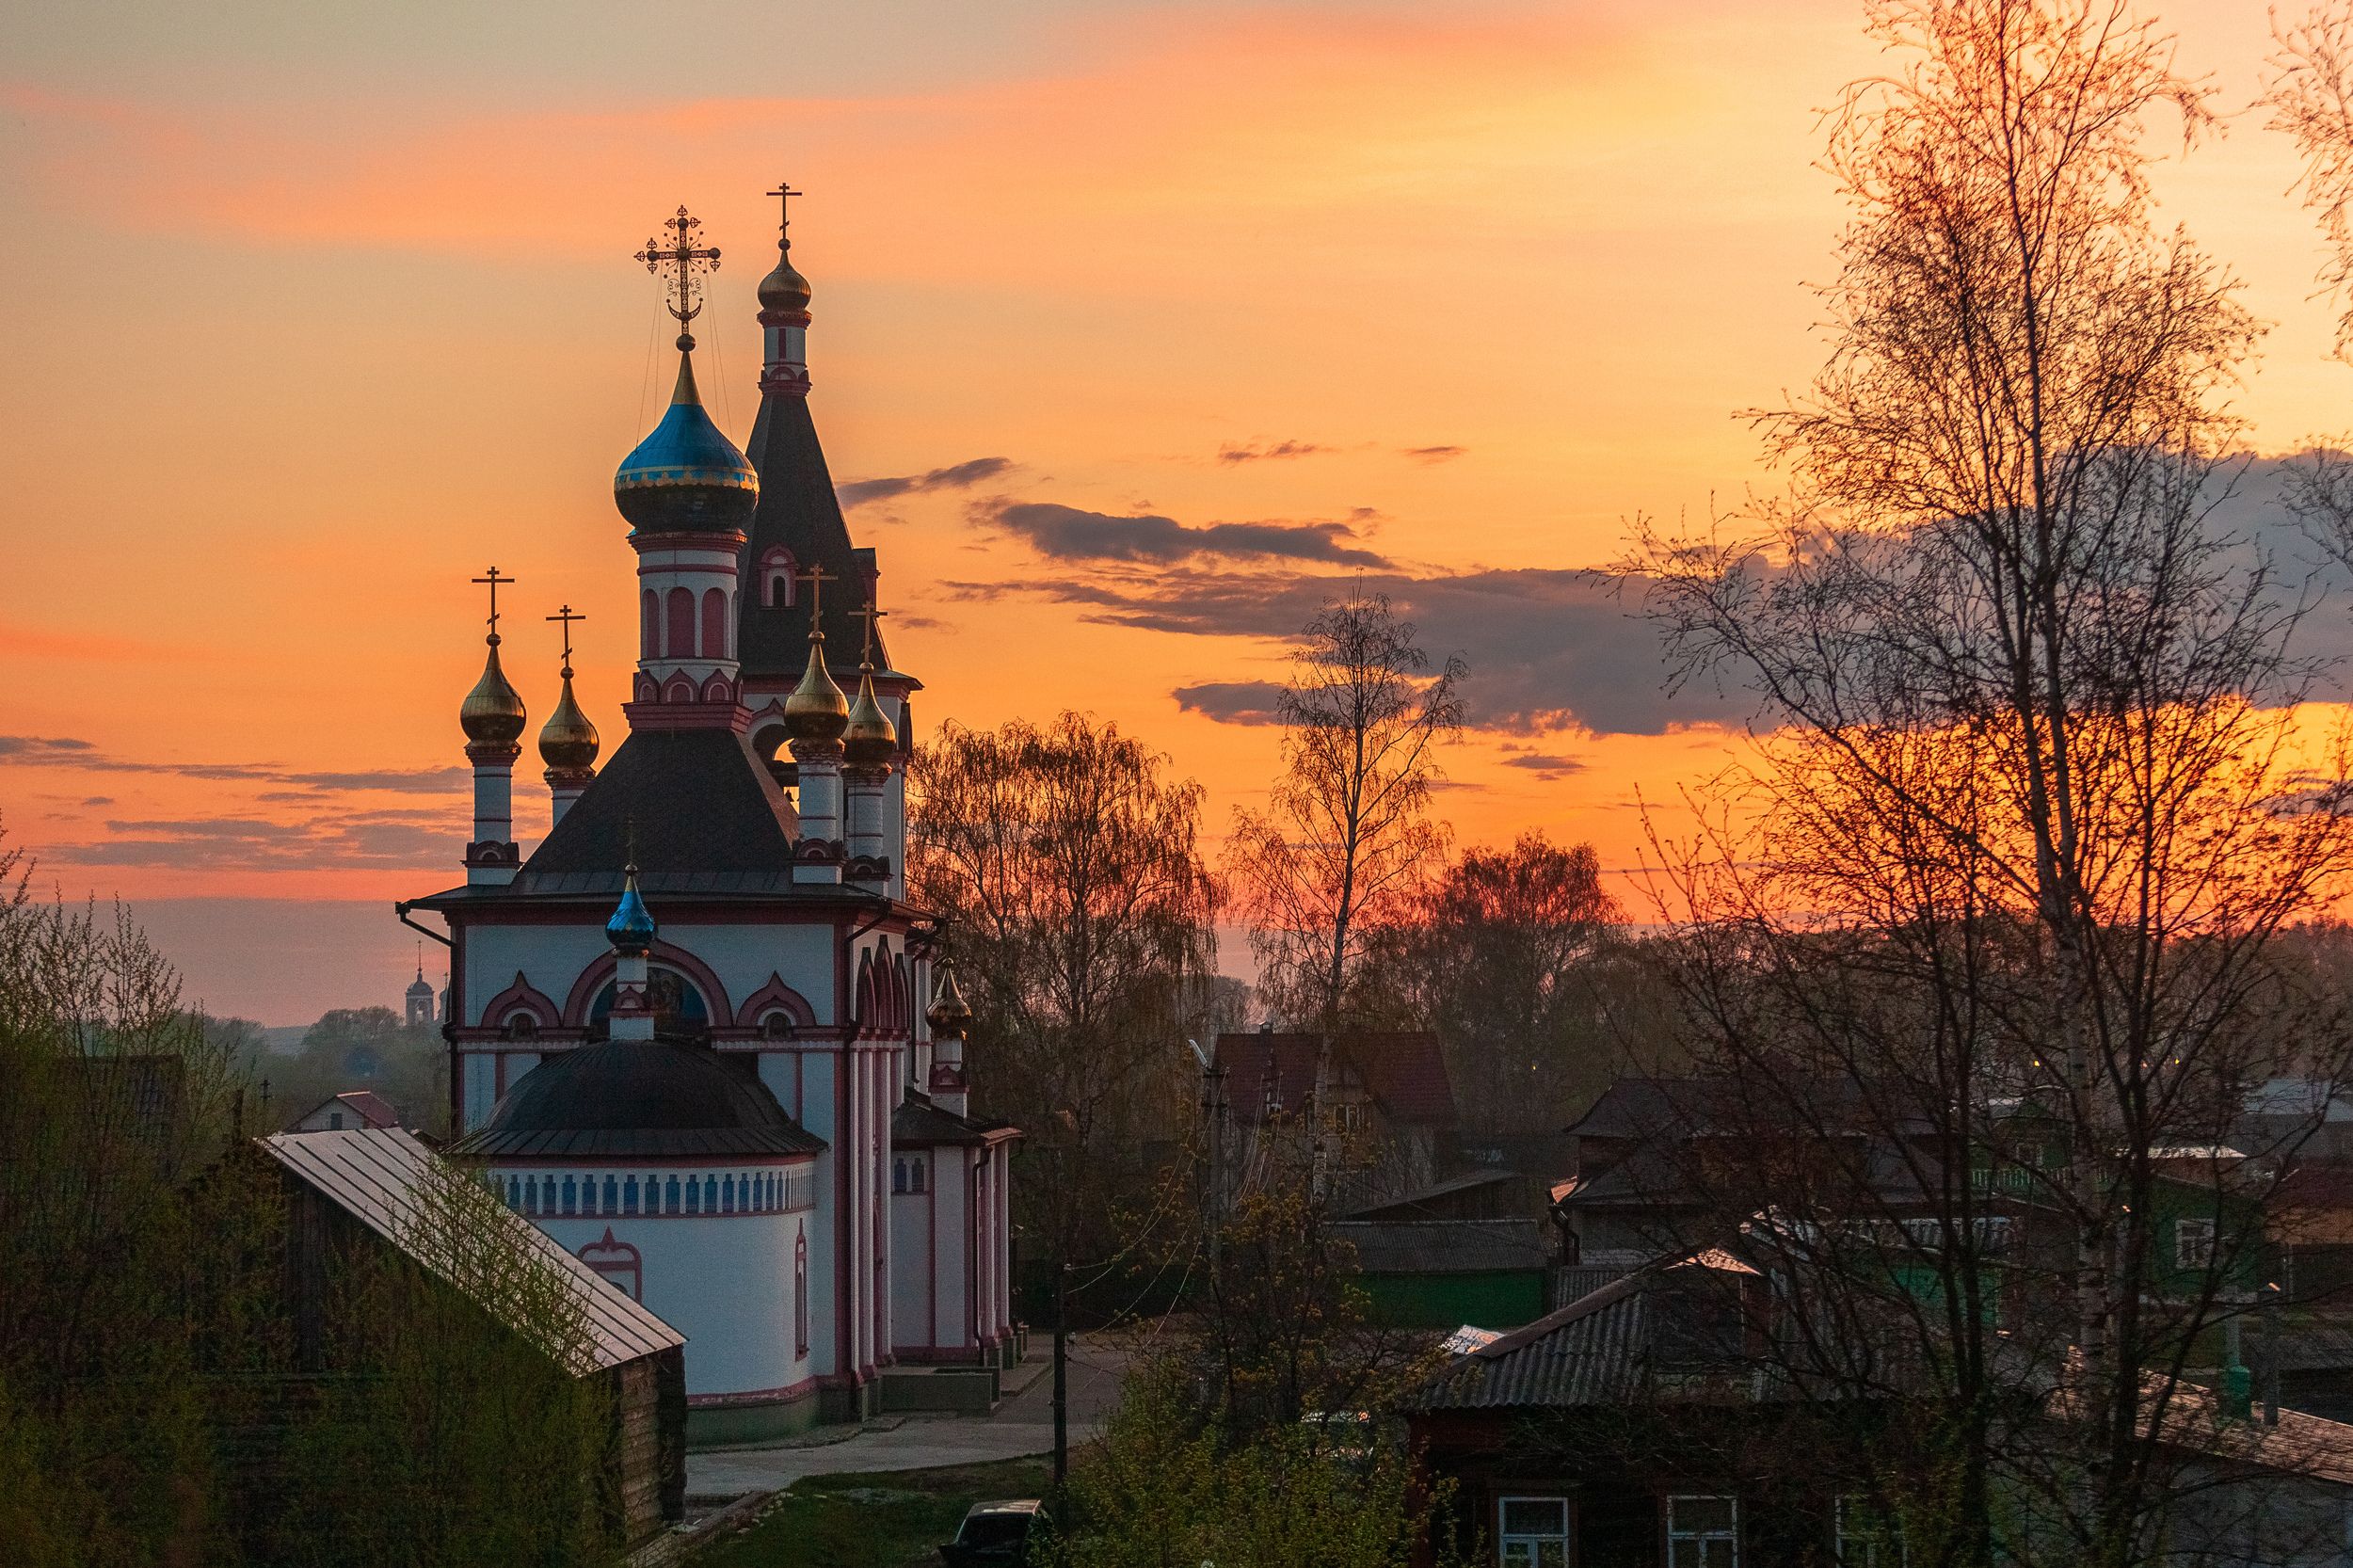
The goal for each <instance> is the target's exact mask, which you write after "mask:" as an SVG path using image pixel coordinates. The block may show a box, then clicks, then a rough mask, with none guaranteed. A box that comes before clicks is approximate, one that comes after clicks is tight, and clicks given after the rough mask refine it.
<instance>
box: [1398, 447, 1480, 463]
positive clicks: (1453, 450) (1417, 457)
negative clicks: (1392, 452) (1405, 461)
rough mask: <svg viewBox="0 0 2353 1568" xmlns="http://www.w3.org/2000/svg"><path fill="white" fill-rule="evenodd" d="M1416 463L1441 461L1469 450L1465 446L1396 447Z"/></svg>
mask: <svg viewBox="0 0 2353 1568" xmlns="http://www.w3.org/2000/svg"><path fill="white" fill-rule="evenodd" d="M1398 450H1399V451H1401V453H1403V454H1404V455H1405V456H1408V457H1411V458H1413V459H1414V461H1416V462H1417V463H1443V462H1446V461H1448V460H1449V458H1454V457H1460V456H1462V455H1463V454H1464V453H1465V452H1468V451H1469V450H1470V448H1469V447H1467V446H1406V447H1400V448H1399V449H1398Z"/></svg>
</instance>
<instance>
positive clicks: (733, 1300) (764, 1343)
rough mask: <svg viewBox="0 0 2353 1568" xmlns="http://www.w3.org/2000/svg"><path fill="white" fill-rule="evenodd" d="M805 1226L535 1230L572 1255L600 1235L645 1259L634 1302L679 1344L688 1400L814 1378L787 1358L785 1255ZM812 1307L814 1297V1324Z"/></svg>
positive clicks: (652, 1224)
mask: <svg viewBox="0 0 2353 1568" xmlns="http://www.w3.org/2000/svg"><path fill="white" fill-rule="evenodd" d="M803 1218H804V1215H803V1214H799V1213H790V1212H787V1213H774V1214H721V1215H718V1216H716V1217H704V1218H698V1219H688V1218H682V1217H681V1218H672V1217H670V1216H667V1215H663V1216H659V1217H648V1216H643V1215H641V1216H638V1217H636V1218H630V1217H627V1216H622V1217H618V1218H613V1217H605V1218H598V1219H580V1218H573V1219H563V1218H558V1219H548V1218H546V1217H544V1216H543V1217H541V1218H540V1219H539V1220H538V1221H537V1222H536V1223H537V1224H538V1225H539V1227H540V1228H541V1229H542V1230H545V1231H546V1232H547V1233H548V1234H549V1235H550V1236H552V1237H553V1238H554V1239H555V1240H557V1241H559V1242H561V1243H562V1244H563V1245H564V1246H565V1247H567V1248H568V1249H569V1250H570V1251H572V1252H574V1253H578V1252H579V1251H580V1250H581V1249H582V1248H584V1247H586V1246H588V1245H589V1244H591V1243H592V1242H600V1241H601V1240H603V1239H604V1236H605V1234H606V1232H607V1231H610V1232H611V1233H612V1236H613V1239H614V1240H616V1241H617V1242H621V1243H624V1244H626V1245H629V1246H632V1247H634V1248H636V1249H637V1251H638V1254H639V1256H641V1257H642V1258H643V1260H644V1264H643V1267H644V1284H643V1287H642V1289H641V1292H640V1299H641V1300H643V1301H644V1303H645V1304H646V1305H647V1306H648V1307H650V1308H651V1309H652V1310H653V1311H654V1312H655V1313H656V1314H657V1315H659V1316H660V1317H661V1318H662V1320H664V1321H665V1322H667V1323H668V1324H669V1325H670V1326H671V1327H673V1328H675V1329H677V1330H678V1331H679V1332H680V1334H683V1335H684V1336H686V1393H687V1397H688V1398H689V1399H694V1398H697V1397H700V1396H706V1395H727V1394H735V1395H743V1394H761V1393H770V1392H776V1391H780V1390H783V1389H786V1388H790V1387H792V1386H793V1385H794V1384H799V1383H802V1382H804V1381H806V1380H807V1379H808V1378H809V1377H810V1376H812V1375H813V1373H812V1371H811V1366H812V1363H813V1361H814V1356H813V1355H812V1356H808V1357H799V1356H795V1355H794V1353H793V1352H794V1350H795V1349H796V1345H795V1341H794V1337H793V1334H794V1325H793V1310H792V1306H793V1304H792V1248H793V1241H794V1239H795V1234H796V1231H797V1229H798V1225H799V1222H801V1221H802V1219H803ZM812 1250H813V1249H812ZM810 1273H811V1274H812V1276H813V1275H814V1274H815V1273H816V1268H815V1265H814V1263H813V1262H812V1264H811V1267H810ZM814 1283H815V1281H814V1278H812V1280H811V1284H812V1286H813V1285H814ZM810 1305H811V1313H812V1322H813V1321H814V1309H815V1301H814V1299H813V1298H812V1301H811V1304H810Z"/></svg>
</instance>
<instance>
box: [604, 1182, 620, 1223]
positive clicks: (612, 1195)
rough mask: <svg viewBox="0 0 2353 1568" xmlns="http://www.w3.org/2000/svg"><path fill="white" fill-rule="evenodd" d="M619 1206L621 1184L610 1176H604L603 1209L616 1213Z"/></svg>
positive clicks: (608, 1212)
mask: <svg viewBox="0 0 2353 1568" xmlns="http://www.w3.org/2000/svg"><path fill="white" fill-rule="evenodd" d="M620 1208H621V1184H620V1183H619V1182H617V1181H616V1180H614V1179H613V1178H612V1177H611V1176H606V1177H605V1178H604V1211H605V1212H606V1213H607V1214H617V1213H619V1212H620Z"/></svg>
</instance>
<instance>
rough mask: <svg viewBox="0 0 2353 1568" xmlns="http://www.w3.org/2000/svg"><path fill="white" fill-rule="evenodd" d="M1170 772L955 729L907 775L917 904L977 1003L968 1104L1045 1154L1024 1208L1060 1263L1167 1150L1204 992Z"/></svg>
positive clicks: (1015, 737) (1028, 1185)
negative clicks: (1008, 1122) (937, 925)
mask: <svg viewBox="0 0 2353 1568" xmlns="http://www.w3.org/2000/svg"><path fill="white" fill-rule="evenodd" d="M1166 766H1167V759H1166V758H1165V757H1162V756H1160V755H1159V754H1158V753H1155V752H1152V751H1150V750H1147V749H1146V748H1145V747H1144V746H1143V745H1142V744H1138V743H1137V742H1136V741H1133V740H1131V739H1129V738H1128V737H1127V736H1125V735H1122V734H1121V733H1120V732H1119V729H1118V727H1117V726H1116V725H1112V724H1102V725H1099V726H1098V725H1096V724H1094V723H1092V722H1090V721H1089V720H1088V719H1087V718H1085V717H1084V716H1082V715H1080V714H1077V713H1064V714H1063V715H1062V716H1061V717H1060V718H1059V719H1057V720H1055V721H1054V723H1053V724H1052V725H1050V726H1048V727H1047V728H1036V727H1034V726H1032V725H1030V724H1028V723H1026V722H1023V721H1020V720H1015V721H1013V722H1010V723H1008V724H1005V725H1003V726H1000V728H996V729H993V730H974V729H966V728H959V727H956V726H953V725H951V726H949V727H948V728H946V729H944V730H943V731H941V733H940V734H939V736H938V737H937V738H936V740H934V741H933V742H931V743H930V744H927V745H926V746H924V747H923V748H922V749H921V750H920V751H919V752H918V753H917V755H916V759H915V761H914V764H913V766H912V767H911V769H910V770H909V776H910V780H911V782H912V784H913V786H914V800H913V808H912V810H911V812H910V815H909V828H910V841H911V848H910V853H909V856H908V878H909V888H910V892H911V895H912V896H913V898H914V899H915V900H916V901H917V902H918V903H920V904H924V905H926V906H928V907H929V908H931V909H934V910H936V911H937V912H938V913H939V914H940V915H941V916H943V917H944V918H945V920H946V922H947V938H946V941H947V951H948V952H949V953H950V954H951V955H952V957H953V959H954V960H955V961H956V963H957V964H958V966H959V968H961V969H962V971H963V974H964V977H965V984H966V985H967V986H968V989H969V993H970V1000H971V1003H972V1008H973V1012H974V1016H975V1023H974V1028H973V1037H974V1039H975V1041H976V1043H977V1045H978V1047H979V1049H980V1055H979V1061H978V1064H977V1067H978V1070H977V1072H976V1078H975V1094H976V1095H977V1096H978V1098H979V1100H980V1101H981V1103H982V1104H983V1105H984V1106H985V1107H987V1108H988V1109H989V1110H991V1111H992V1112H996V1113H1000V1114H1003V1115H1005V1116H1008V1117H1010V1118H1011V1119H1013V1120H1015V1121H1016V1122H1017V1123H1018V1124H1019V1125H1020V1126H1021V1127H1022V1128H1024V1130H1025V1131H1026V1132H1027V1133H1028V1135H1029V1139H1030V1141H1031V1146H1032V1148H1033V1149H1037V1150H1040V1151H1047V1157H1046V1159H1045V1160H1042V1161H1041V1162H1040V1163H1041V1164H1042V1165H1043V1167H1044V1168H1043V1169H1039V1168H1037V1167H1032V1179H1031V1180H1027V1181H1025V1182H1024V1183H1022V1184H1021V1185H1020V1186H1019V1187H1018V1188H1016V1192H1017V1193H1018V1194H1019V1196H1018V1197H1017V1199H1016V1201H1020V1202H1024V1203H1025V1204H1034V1205H1036V1206H1037V1207H1036V1208H1032V1211H1031V1213H1030V1214H1029V1215H1028V1216H1027V1217H1026V1218H1027V1219H1028V1220H1029V1222H1030V1223H1032V1224H1038V1225H1041V1226H1042V1227H1044V1228H1045V1232H1046V1234H1048V1235H1049V1236H1050V1237H1052V1238H1053V1240H1054V1241H1055V1242H1056V1244H1057V1245H1058V1246H1059V1247H1060V1248H1061V1251H1062V1256H1070V1255H1071V1253H1072V1252H1073V1250H1074V1249H1077V1248H1079V1247H1080V1245H1081V1243H1082V1242H1083V1241H1084V1240H1087V1239H1088V1238H1087V1235H1086V1232H1087V1230H1088V1227H1089V1226H1090V1225H1093V1226H1094V1227H1096V1229H1098V1230H1099V1229H1100V1228H1101V1227H1102V1226H1103V1225H1104V1224H1107V1223H1108V1221H1109V1219H1110V1216H1111V1213H1112V1204H1113V1202H1114V1200H1115V1199H1116V1198H1117V1196H1118V1195H1119V1194H1120V1193H1121V1192H1124V1191H1127V1190H1128V1185H1124V1184H1123V1183H1126V1182H1127V1179H1128V1178H1133V1177H1136V1176H1141V1174H1142V1172H1141V1166H1140V1160H1139V1156H1140V1152H1141V1149H1142V1145H1143V1144H1144V1142H1145V1141H1146V1140H1147V1139H1152V1138H1171V1137H1174V1136H1176V1134H1177V1122H1176V1118H1177V1115H1178V1114H1179V1112H1181V1111H1182V1109H1183V1108H1184V1107H1185V1106H1186V1105H1187V1103H1188V1094H1189V1091H1188V1085H1187V1082H1186V1079H1185V1075H1184V1072H1183V1064H1184V1063H1185V1061H1186V1060H1187V1058H1186V1056H1185V1048H1184V1041H1185V1038H1186V1036H1187V1034H1188V1032H1191V1031H1193V1030H1196V1029H1197V1026H1196V1025H1195V1024H1193V1022H1192V1020H1191V1019H1190V1017H1189V1013H1190V1011H1191V1010H1193V1009H1196V1008H1200V1007H1205V1006H1207V1005H1209V1001H1210V1000H1211V998H1212V996H1213V994H1214V987H1212V986H1211V985H1209V984H1208V980H1209V975H1210V973H1211V971H1212V969H1213V968H1214V958H1215V937H1214V935H1213V932H1212V922H1213V920H1214V918H1215V916H1216V912H1217V908H1218V904H1219V900H1220V896H1221V890H1220V888H1219V887H1218V884H1217V881H1216V879H1215V878H1214V877H1213V876H1212V875H1211V874H1210V873H1209V870H1208V869H1207V867H1206V866H1205V865H1204V863H1203V861H1202V858H1201V855H1200V850H1199V844H1198V839H1199V823H1200V814H1201V787H1200V786H1199V785H1198V784H1196V783H1194V782H1193V780H1191V779H1185V780H1182V781H1174V780H1171V779H1169V778H1167V777H1165V776H1164V771H1163V770H1164V769H1165V768H1166ZM1039 1178H1042V1179H1039ZM1097 1239H1099V1238H1097Z"/></svg>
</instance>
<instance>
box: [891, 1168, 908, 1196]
mask: <svg viewBox="0 0 2353 1568" xmlns="http://www.w3.org/2000/svg"><path fill="white" fill-rule="evenodd" d="M890 1190H891V1191H892V1192H905V1191H906V1190H907V1162H906V1161H905V1160H892V1161H891V1162H890Z"/></svg>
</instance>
